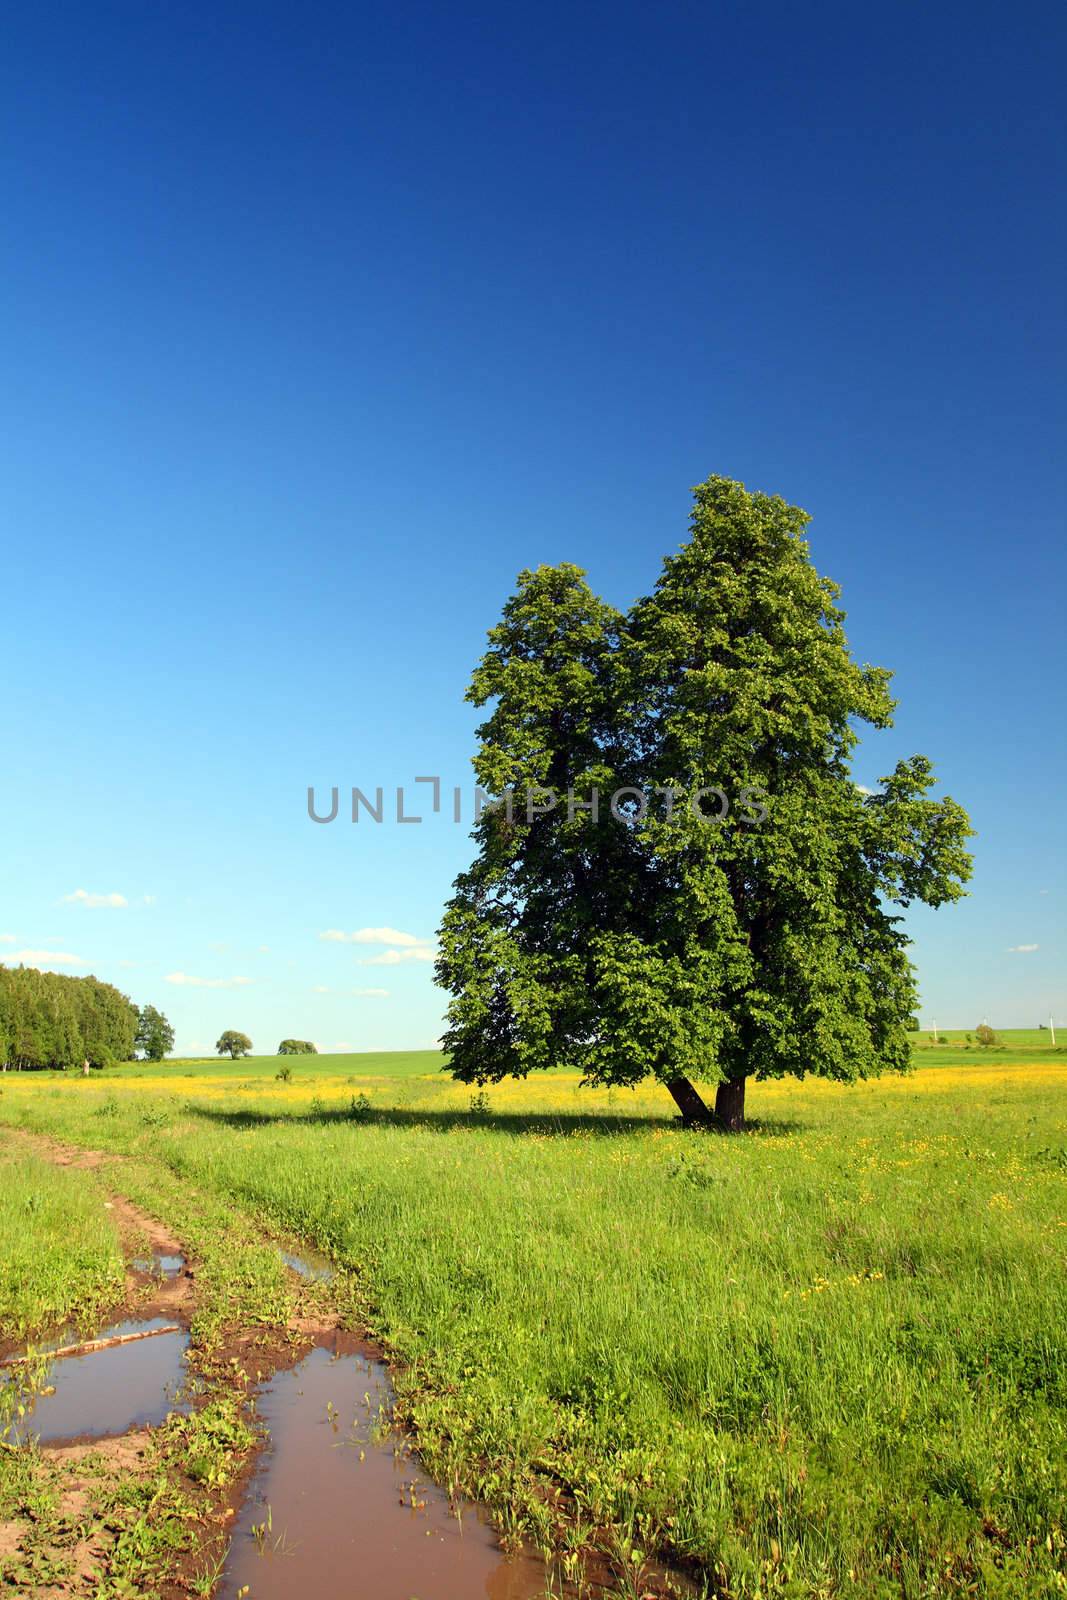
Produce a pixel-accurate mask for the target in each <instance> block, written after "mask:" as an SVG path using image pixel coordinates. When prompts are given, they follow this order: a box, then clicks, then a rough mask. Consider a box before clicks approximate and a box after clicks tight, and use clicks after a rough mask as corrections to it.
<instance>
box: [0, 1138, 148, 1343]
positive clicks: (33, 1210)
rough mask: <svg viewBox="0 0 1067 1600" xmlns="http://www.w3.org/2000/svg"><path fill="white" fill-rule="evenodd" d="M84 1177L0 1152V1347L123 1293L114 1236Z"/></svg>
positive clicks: (87, 1313)
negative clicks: (0, 1344)
mask: <svg viewBox="0 0 1067 1600" xmlns="http://www.w3.org/2000/svg"><path fill="white" fill-rule="evenodd" d="M103 1199H104V1196H103V1193H102V1192H101V1189H100V1186H99V1184H98V1182H97V1180H96V1179H95V1177H94V1176H93V1174H92V1173H90V1172H81V1171H77V1170H72V1169H70V1168H68V1167H55V1166H53V1165H52V1164H51V1163H50V1162H47V1161H41V1160H39V1159H37V1158H36V1157H35V1156H33V1155H28V1154H25V1153H23V1152H21V1151H19V1150H16V1149H12V1148H7V1149H3V1150H0V1343H7V1342H8V1341H9V1340H12V1341H13V1340H15V1339H19V1338H21V1337H22V1336H23V1335H24V1334H27V1333H29V1332H31V1331H33V1330H35V1329H38V1328H42V1327H46V1326H49V1325H51V1324H56V1323H60V1322H65V1321H67V1320H68V1319H70V1318H74V1317H90V1318H91V1317H92V1315H93V1314H94V1313H95V1312H96V1311H97V1310H99V1309H100V1308H101V1307H103V1306H104V1305H106V1304H107V1303H108V1302H109V1301H114V1300H116V1299H117V1298H118V1297H119V1296H120V1295H121V1294H122V1288H123V1265H122V1252H121V1250H120V1249H119V1242H118V1236H117V1234H116V1232H115V1229H114V1228H113V1227H112V1226H111V1224H110V1222H109V1221H108V1220H107V1216H106V1213H105V1212H104V1210H103Z"/></svg>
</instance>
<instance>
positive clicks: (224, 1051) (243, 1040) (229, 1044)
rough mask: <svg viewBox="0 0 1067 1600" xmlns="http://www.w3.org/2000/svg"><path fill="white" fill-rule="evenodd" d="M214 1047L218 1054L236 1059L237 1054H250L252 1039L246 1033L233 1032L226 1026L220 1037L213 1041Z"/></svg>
mask: <svg viewBox="0 0 1067 1600" xmlns="http://www.w3.org/2000/svg"><path fill="white" fill-rule="evenodd" d="M215 1049H216V1050H217V1051H218V1053H219V1055H220V1056H230V1057H231V1058H232V1059H233V1060H234V1061H236V1060H237V1057H238V1056H247V1055H251V1053H252V1041H251V1039H250V1038H249V1037H248V1035H247V1033H235V1032H234V1030H233V1029H232V1028H227V1029H226V1032H225V1033H224V1034H223V1035H222V1038H221V1039H217V1040H216V1041H215Z"/></svg>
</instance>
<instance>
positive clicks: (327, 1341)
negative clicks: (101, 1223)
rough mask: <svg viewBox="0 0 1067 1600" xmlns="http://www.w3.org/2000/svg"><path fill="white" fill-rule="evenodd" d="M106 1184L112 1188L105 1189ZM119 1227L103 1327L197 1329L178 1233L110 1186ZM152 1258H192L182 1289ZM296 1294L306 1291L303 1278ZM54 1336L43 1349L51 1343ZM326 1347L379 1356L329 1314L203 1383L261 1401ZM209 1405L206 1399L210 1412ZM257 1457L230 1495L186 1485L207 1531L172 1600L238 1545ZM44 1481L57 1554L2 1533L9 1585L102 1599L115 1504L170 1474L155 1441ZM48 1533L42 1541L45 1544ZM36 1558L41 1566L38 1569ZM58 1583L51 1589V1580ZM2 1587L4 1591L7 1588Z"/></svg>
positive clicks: (257, 1336) (180, 1566)
mask: <svg viewBox="0 0 1067 1600" xmlns="http://www.w3.org/2000/svg"><path fill="white" fill-rule="evenodd" d="M5 1132H6V1133H8V1134H9V1135H10V1136H11V1137H13V1138H17V1139H19V1140H20V1142H22V1143H24V1144H25V1145H27V1146H28V1147H30V1148H32V1150H33V1151H34V1153H35V1154H37V1155H40V1156H42V1157H43V1158H44V1159H46V1160H49V1161H52V1162H54V1163H55V1164H56V1165H57V1166H64V1167H75V1168H79V1169H82V1170H87V1171H96V1172H106V1168H107V1166H108V1165H109V1164H110V1163H111V1162H112V1161H113V1159H114V1158H113V1157H111V1156H110V1155H108V1154H107V1153H106V1152H104V1151H100V1150H78V1149H75V1148H73V1147H71V1146H69V1145H64V1144H62V1143H60V1142H59V1141H57V1140H53V1139H48V1138H45V1137H44V1136H41V1135H37V1134H31V1133H27V1132H24V1131H22V1130H14V1129H6V1130H5ZM105 1182H106V1180H105ZM104 1203H105V1206H106V1207H107V1209H108V1211H109V1212H110V1213H111V1217H112V1220H113V1221H114V1223H115V1224H116V1226H117V1229H118V1233H119V1238H120V1241H121V1244H122V1248H123V1254H124V1255H125V1257H126V1261H127V1268H126V1283H125V1292H124V1295H123V1297H122V1299H121V1300H120V1301H118V1302H117V1303H116V1304H115V1305H113V1306H111V1307H110V1308H108V1310H107V1311H106V1312H104V1313H102V1314H101V1316H100V1317H99V1319H98V1321H99V1323H100V1326H109V1325H110V1324H113V1323H117V1322H120V1321H122V1320H123V1319H125V1318H127V1317H136V1318H138V1319H140V1318H150V1317H163V1318H165V1319H166V1320H167V1321H168V1322H176V1323H178V1324H180V1325H181V1326H183V1327H188V1326H189V1324H190V1322H191V1320H192V1317H193V1314H194V1312H195V1310H196V1304H197V1293H196V1261H195V1258H193V1257H192V1256H191V1254H190V1252H189V1251H188V1249H187V1248H186V1246H185V1245H184V1244H183V1242H182V1241H181V1240H180V1239H178V1238H177V1237H176V1236H175V1235H174V1234H173V1232H172V1231H171V1230H170V1229H169V1228H167V1227H166V1226H165V1225H164V1224H163V1223H161V1222H160V1221H158V1219H157V1218H155V1217H152V1216H150V1215H149V1214H148V1213H147V1212H145V1211H142V1210H141V1209H140V1207H139V1206H136V1205H134V1204H133V1202H132V1201H131V1200H129V1199H127V1198H126V1196H125V1195H123V1194H120V1193H119V1192H118V1191H117V1190H114V1189H111V1188H110V1187H109V1186H108V1198H107V1200H106V1201H105V1202H104ZM151 1255H164V1256H175V1255H180V1256H183V1257H184V1258H185V1265H184V1267H183V1268H182V1270H181V1271H180V1272H179V1273H178V1274H177V1275H176V1276H174V1277H168V1278H160V1277H159V1276H158V1275H157V1274H156V1273H153V1272H146V1271H141V1270H138V1269H137V1268H136V1267H134V1266H133V1264H132V1262H133V1259H134V1257H139V1258H144V1257H146V1256H151ZM292 1277H293V1281H294V1283H295V1284H298V1285H299V1284H300V1283H301V1280H300V1279H299V1276H298V1275H297V1274H296V1273H293V1274H292ZM46 1336H47V1335H46V1334H42V1335H41V1336H40V1337H41V1338H44V1337H46ZM314 1345H322V1346H324V1347H326V1348H328V1349H331V1350H336V1352H337V1353H338V1354H344V1353H348V1352H349V1351H350V1350H352V1349H356V1348H358V1349H359V1350H361V1351H366V1350H367V1346H366V1345H365V1344H364V1343H362V1342H361V1341H359V1340H357V1339H355V1338H354V1336H352V1335H350V1334H343V1333H341V1332H340V1331H339V1329H338V1326H337V1321H336V1318H335V1317H334V1316H333V1315H332V1314H331V1313H329V1312H328V1311H326V1312H320V1313H319V1314H318V1315H314V1314H311V1315H309V1314H306V1313H305V1314H302V1315H298V1316H295V1317H294V1318H293V1320H292V1322H291V1323H290V1324H289V1325H288V1326H286V1327H284V1328H267V1327H256V1328H247V1329H240V1330H237V1331H235V1332H234V1333H233V1334H231V1335H230V1337H229V1338H228V1339H226V1340H225V1341H224V1343H223V1345H222V1347H221V1348H220V1349H218V1350H216V1351H214V1352H213V1353H212V1356H211V1358H210V1360H207V1361H200V1362H199V1363H198V1364H197V1365H198V1371H199V1373H200V1375H201V1376H202V1377H204V1378H206V1379H207V1381H208V1385H209V1387H210V1386H211V1384H212V1383H219V1382H221V1383H223V1384H225V1386H226V1387H227V1388H229V1389H230V1391H231V1392H232V1391H233V1390H234V1389H237V1390H238V1391H241V1392H244V1393H245V1394H250V1393H251V1392H252V1391H253V1390H254V1389H255V1388H257V1387H258V1386H259V1385H260V1384H261V1383H262V1382H263V1381H264V1380H266V1379H269V1378H270V1377H271V1376H272V1375H273V1374H274V1373H275V1372H276V1371H278V1370H280V1369H284V1368H289V1367H291V1366H293V1365H294V1364H295V1363H296V1362H298V1361H299V1360H301V1359H302V1357H303V1356H304V1355H306V1354H307V1352H308V1351H309V1350H310V1349H311V1348H312V1347H313V1346H314ZM20 1348H21V1347H20V1346H19V1345H10V1344H8V1345H7V1346H6V1347H5V1348H2V1349H0V1357H5V1356H8V1355H12V1354H16V1353H18V1350H19V1349H20ZM205 1399H206V1395H205V1396H202V1397H201V1400H200V1403H203V1401H204V1400H205ZM256 1454H257V1451H252V1452H249V1454H248V1457H247V1459H246V1461H245V1462H244V1463H243V1465H242V1467H241V1469H240V1471H239V1474H238V1476H237V1478H236V1480H235V1481H232V1482H231V1483H230V1484H229V1485H228V1486H227V1487H226V1488H225V1489H220V1490H214V1491H207V1490H204V1489H202V1488H200V1487H199V1486H196V1485H193V1484H191V1483H185V1482H183V1484H182V1489H183V1492H184V1493H186V1494H187V1496H188V1498H189V1500H190V1502H191V1506H192V1510H193V1517H194V1521H195V1523H196V1527H197V1537H196V1539H195V1540H194V1541H193V1548H192V1550H191V1551H190V1552H188V1553H185V1554H183V1555H181V1556H179V1557H178V1558H177V1567H176V1571H175V1573H174V1575H173V1577H172V1578H171V1579H170V1580H169V1581H167V1582H165V1583H164V1584H162V1586H161V1587H160V1590H159V1592H160V1594H161V1595H162V1596H163V1597H164V1600H178V1597H181V1596H188V1594H189V1593H190V1590H191V1587H192V1583H193V1580H194V1579H195V1578H197V1577H199V1575H201V1574H202V1573H203V1572H204V1570H205V1567H206V1566H208V1565H210V1563H211V1561H212V1560H217V1559H220V1558H221V1556H222V1554H223V1553H224V1550H225V1547H226V1543H227V1541H228V1538H229V1531H230V1527H231V1526H232V1520H233V1518H234V1516H235V1514H236V1510H237V1508H238V1506H239V1504H240V1501H241V1498H242V1496H243V1493H244V1490H245V1487H246V1485H247V1483H248V1480H249V1478H250V1476H251V1474H252V1472H253V1470H254V1466H255V1459H256ZM39 1456H40V1461H41V1466H42V1473H43V1478H44V1480H45V1483H46V1484H47V1486H48V1488H49V1489H51V1491H52V1492H53V1493H54V1494H56V1495H57V1496H58V1500H57V1505H56V1509H55V1513H54V1515H53V1517H52V1519H51V1523H52V1529H53V1535H54V1539H53V1542H54V1548H48V1549H45V1550H43V1551H42V1548H41V1540H40V1537H39V1530H37V1529H35V1526H34V1521H35V1519H34V1517H33V1516H32V1515H30V1514H27V1515H26V1516H25V1517H23V1518H17V1519H14V1520H11V1521H7V1522H2V1523H0V1563H3V1569H2V1570H3V1571H6V1572H8V1573H11V1572H14V1571H16V1570H17V1569H18V1567H19V1565H20V1561H21V1560H23V1559H25V1560H26V1562H27V1566H26V1569H25V1570H26V1574H27V1576H26V1578H25V1579H23V1580H21V1581H23V1582H28V1583H29V1587H28V1588H26V1589H25V1591H23V1590H22V1588H21V1587H20V1580H19V1579H18V1578H16V1580H15V1582H16V1587H15V1592H16V1593H20V1592H25V1593H27V1594H29V1593H32V1594H33V1596H34V1600H59V1597H62V1600H89V1597H90V1596H94V1595H96V1594H97V1592H98V1589H99V1577H100V1570H101V1565H102V1563H104V1562H106V1560H107V1554H108V1551H109V1549H110V1548H111V1547H112V1546H113V1545H114V1543H115V1541H116V1539H117V1538H118V1537H119V1536H120V1533H121V1531H122V1520H121V1518H120V1517H116V1516H114V1515H110V1514H108V1513H106V1512H104V1511H103V1506H104V1503H105V1502H106V1501H107V1499H108V1496H109V1494H110V1493H111V1492H112V1491H113V1490H114V1489H115V1487H116V1486H117V1484H118V1483H119V1482H120V1480H121V1481H125V1482H129V1480H130V1479H147V1478H148V1477H150V1476H152V1475H153V1474H157V1473H158V1471H159V1459H158V1453H157V1452H156V1451H155V1449H154V1448H153V1435H152V1431H151V1430H142V1431H137V1432H133V1433H128V1434H124V1435H123V1436H122V1437H120V1438H116V1439H104V1440H95V1441H91V1442H85V1443H73V1444H64V1445H59V1446H52V1445H42V1446H40V1447H39ZM35 1533H36V1535H37V1536H36V1537H35ZM31 1554H32V1559H31ZM51 1568H54V1569H55V1571H56V1573H57V1576H56V1579H55V1582H54V1583H53V1582H50V1581H49V1579H48V1576H47V1574H48V1573H49V1570H50V1569H51ZM0 1586H3V1580H2V1578H0Z"/></svg>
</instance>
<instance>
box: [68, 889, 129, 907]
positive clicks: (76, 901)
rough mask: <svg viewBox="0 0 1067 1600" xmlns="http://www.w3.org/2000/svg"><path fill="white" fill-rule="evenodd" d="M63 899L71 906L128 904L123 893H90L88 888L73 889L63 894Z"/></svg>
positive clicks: (117, 905)
mask: <svg viewBox="0 0 1067 1600" xmlns="http://www.w3.org/2000/svg"><path fill="white" fill-rule="evenodd" d="M63 899H64V900H65V901H66V903H67V904H68V905H71V906H112V907H115V908H116V909H117V908H118V907H120V906H128V905H129V903H130V902H129V901H128V900H127V898H126V896H125V895H124V894H90V893H89V891H88V889H75V891H74V893H73V894H65V895H64V896H63Z"/></svg>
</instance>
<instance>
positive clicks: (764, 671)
mask: <svg viewBox="0 0 1067 1600" xmlns="http://www.w3.org/2000/svg"><path fill="white" fill-rule="evenodd" d="M807 521H808V518H807V516H806V514H805V513H804V512H803V511H800V510H798V509H797V508H796V507H793V506H789V505H787V504H786V503H785V502H784V501H783V500H781V499H778V498H775V497H770V496H767V495H761V494H751V493H749V492H747V491H746V490H745V488H744V486H743V485H742V484H739V483H734V482H732V481H730V480H728V479H725V478H711V479H709V480H708V482H706V483H704V484H701V485H700V486H699V487H698V488H697V490H696V501H695V506H694V509H693V513H692V517H691V527H690V537H689V540H688V542H687V543H686V544H685V545H683V547H682V548H681V550H680V551H679V552H678V553H677V554H676V555H672V556H669V557H668V558H667V559H666V561H665V562H664V565H663V570H662V573H661V576H660V579H659V582H658V583H657V585H656V588H655V590H654V591H653V593H652V594H651V595H650V596H648V597H647V598H645V599H642V600H639V601H638V602H637V603H636V604H635V605H634V606H633V607H632V608H631V609H630V611H629V612H628V613H627V614H625V615H623V614H622V613H620V612H618V611H616V610H614V609H613V608H612V607H610V606H608V605H606V604H605V603H604V602H603V601H601V600H599V599H598V598H597V597H596V596H595V595H594V594H593V592H592V591H591V590H590V588H589V586H588V585H587V583H586V582H585V578H584V574H583V573H582V572H581V570H580V569H579V568H577V567H574V566H570V565H566V564H564V565H561V566H558V567H541V568H539V569H538V570H537V571H535V572H523V573H521V574H520V576H519V582H518V589H517V592H516V593H515V595H514V596H513V597H512V598H511V599H510V600H509V601H508V603H507V605H506V606H505V608H504V614H503V618H502V620H501V622H500V623H499V624H498V625H497V626H496V627H495V628H493V630H492V631H491V633H490V635H489V649H488V651H487V653H486V655H485V656H484V658H483V660H482V662H481V664H480V665H479V667H478V668H477V670H476V671H475V673H474V676H473V679H472V682H471V686H470V689H469V691H468V698H469V699H470V700H471V701H473V703H474V704H475V705H478V706H486V705H490V703H491V711H490V714H489V716H488V718H487V720H486V721H485V722H484V723H483V724H482V726H481V728H480V729H479V739H480V748H479V751H478V754H477V756H476V758H475V770H476V773H477V777H478V781H479V783H480V784H481V785H482V786H483V788H484V789H485V790H487V791H489V792H491V793H492V794H494V795H497V796H500V797H502V798H501V799H499V800H498V802H497V803H495V804H493V805H490V806H487V807H486V808H485V809H484V810H483V812H482V815H481V817H480V819H479V820H478V822H477V824H476V826H475V838H476V842H477V846H478V850H477V856H476V858H475V860H474V862H473V864H472V866H471V867H470V869H469V871H467V872H465V873H464V874H462V876H461V877H460V878H458V879H457V881H456V886H455V894H454V897H453V899H452V900H451V901H450V903H449V905H448V907H447V910H446V913H445V917H444V921H443V924H442V928H441V955H440V959H439V962H438V967H437V973H438V979H439V981H440V982H441V983H442V984H443V985H444V986H445V987H446V988H447V989H448V990H450V991H451V995H452V1000H451V1003H450V1006H449V1013H448V1027H447V1032H446V1035H445V1046H446V1048H447V1050H448V1051H449V1052H450V1055H451V1071H452V1072H453V1073H454V1074H455V1075H456V1076H457V1077H459V1078H460V1079H462V1080H464V1081H466V1082H477V1083H485V1082H492V1081H496V1080H499V1079H500V1078H503V1077H505V1076H508V1075H515V1076H520V1077H521V1076H525V1075H526V1074H527V1073H529V1072H531V1071H533V1070H536V1069H539V1068H544V1067H548V1066H552V1065H556V1064H563V1063H565V1064H568V1065H571V1066H577V1067H578V1068H580V1069H581V1070H582V1072H583V1074H584V1076H585V1078H586V1079H587V1080H588V1081H590V1082H593V1083H608V1084H635V1083H637V1082H639V1081H640V1080H641V1079H643V1078H646V1077H649V1076H654V1077H656V1078H659V1079H660V1080H661V1081H662V1082H663V1083H664V1084H665V1085H666V1086H667V1087H668V1088H669V1089H670V1091H671V1092H672V1094H673V1095H674V1098H675V1100H676V1101H677V1103H678V1105H679V1106H680V1108H681V1110H682V1113H683V1116H685V1117H686V1118H687V1119H689V1120H704V1119H705V1118H706V1117H708V1112H707V1108H706V1107H705V1105H704V1102H703V1100H702V1099H701V1097H700V1095H699V1094H698V1092H697V1090H696V1089H695V1088H694V1086H693V1082H692V1080H693V1079H696V1080H697V1081H699V1082H703V1083H711V1084H715V1085H717V1092H716V1102H715V1116H716V1118H717V1120H718V1122H719V1123H720V1124H721V1125H722V1126H724V1127H728V1128H731V1129H736V1128H740V1127H742V1126H743V1124H744V1102H745V1084H746V1082H747V1080H748V1079H749V1078H750V1077H756V1078H766V1077H777V1076H781V1075H783V1074H786V1073H793V1074H796V1075H797V1076H801V1075H803V1074H804V1073H806V1072H813V1073H817V1074H821V1075H823V1076H826V1077H833V1078H837V1079H841V1080H845V1081H852V1080H855V1079H857V1078H861V1077H868V1076H871V1075H873V1074H876V1073H879V1072H882V1071H884V1070H885V1069H887V1068H889V1069H896V1070H903V1069H904V1068H906V1067H907V1065H908V1063H909V1046H908V1042H907V1038H906V1033H907V1027H908V1023H909V1019H910V1017H911V1014H912V1012H913V1011H914V1009H915V1006H916V1000H917V996H916V989H915V982H914V975H913V971H912V967H911V964H910V962H909V960H908V956H907V944H908V940H907V937H906V935H905V933H904V930H903V928H902V926H901V917H900V912H901V909H902V908H904V907H906V906H907V905H908V904H909V903H910V902H911V901H913V900H921V901H925V902H926V903H927V904H929V905H933V906H937V905H940V904H942V903H943V902H945V901H950V900H955V899H957V898H958V897H959V896H960V895H961V894H962V892H963V884H964V883H965V881H966V880H967V878H968V876H969V873H970V856H969V855H968V853H967V851H966V848H965V842H966V840H967V838H968V836H969V833H970V827H969V823H968V819H967V816H966V813H965V812H964V811H963V809H962V808H961V807H960V806H959V805H957V804H956V803H955V801H953V800H951V799H950V798H948V797H944V798H941V799H935V798H933V797H932V796H931V795H930V792H929V791H930V789H931V787H932V785H933V781H934V779H933V769H932V767H931V764H930V762H929V761H928V760H927V759H926V758H925V757H924V756H913V757H912V758H911V759H910V760H905V761H900V762H898V764H897V765H896V767H895V769H894V771H893V772H892V773H891V774H889V776H887V777H886V778H884V779H882V780H881V786H880V788H879V790H878V791H877V792H876V793H874V794H865V793H863V792H862V791H861V790H860V789H859V788H858V787H857V785H856V783H855V782H854V780H853V777H852V774H851V770H850V757H851V755H852V752H853V749H854V747H855V744H856V741H857V737H858V735H857V725H858V724H862V723H867V724H869V725H871V726H873V727H875V728H887V727H889V726H890V724H891V721H892V713H893V709H894V702H893V700H892V699H891V697H890V694H889V687H888V685H889V676H890V675H889V673H888V672H887V671H885V670H883V669H881V668H874V667H868V666H861V665H859V664H858V663H857V662H855V661H854V660H853V659H852V656H851V654H850V651H849V647H848V643H847V640H846V638H845V634H844V629H843V621H844V614H843V612H842V611H841V610H840V608H839V607H838V605H837V598H838V593H839V591H838V589H837V587H836V585H835V584H833V583H832V582H830V581H829V580H828V579H826V578H822V577H820V575H819V574H818V572H817V571H816V570H815V567H814V566H813V565H812V562H811V560H810V557H809V553H808V546H807V543H806V542H805V539H804V529H805V526H806V524H807ZM509 791H512V793H511V794H510V795H509V793H508V792H509ZM594 796H595V802H594ZM594 804H595V809H594V808H593V807H594ZM709 1120H710V1118H709Z"/></svg>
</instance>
